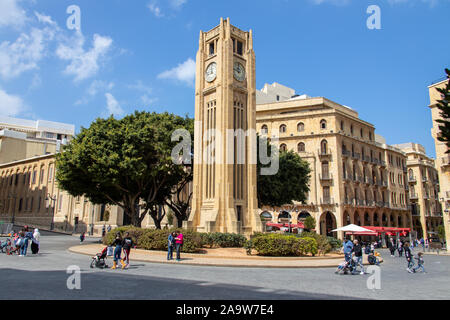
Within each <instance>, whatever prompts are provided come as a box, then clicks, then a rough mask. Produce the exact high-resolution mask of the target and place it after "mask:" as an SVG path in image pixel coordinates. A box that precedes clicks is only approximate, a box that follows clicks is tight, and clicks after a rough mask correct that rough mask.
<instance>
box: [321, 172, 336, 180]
mask: <svg viewBox="0 0 450 320" xmlns="http://www.w3.org/2000/svg"><path fill="white" fill-rule="evenodd" d="M319 179H320V181H322V182H331V181H333V175H332V174H330V173H328V174H319Z"/></svg>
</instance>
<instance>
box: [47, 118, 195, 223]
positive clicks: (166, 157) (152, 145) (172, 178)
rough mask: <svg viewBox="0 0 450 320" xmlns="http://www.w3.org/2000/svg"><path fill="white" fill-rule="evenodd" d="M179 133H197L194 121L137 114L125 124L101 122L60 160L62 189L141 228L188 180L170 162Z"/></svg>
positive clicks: (58, 176)
mask: <svg viewBox="0 0 450 320" xmlns="http://www.w3.org/2000/svg"><path fill="white" fill-rule="evenodd" d="M176 129H187V130H188V131H189V132H193V120H192V119H189V118H188V117H180V116H176V115H173V114H169V113H167V112H166V113H162V114H158V113H148V112H137V111H136V112H135V113H134V114H132V115H128V116H126V117H124V118H123V119H120V120H118V119H115V118H114V117H113V116H111V117H110V118H108V119H97V120H96V121H95V122H93V123H92V124H91V126H90V127H89V128H82V129H81V132H80V133H79V134H78V135H77V136H76V137H75V138H74V139H73V140H72V141H71V142H70V143H69V145H67V146H66V147H64V149H63V152H61V153H59V154H58V155H57V158H56V166H57V174H56V179H57V181H58V184H59V186H60V187H61V188H62V189H64V190H66V191H67V192H69V193H70V194H71V195H72V196H86V197H87V198H88V199H89V200H90V201H92V202H93V203H95V204H111V205H118V206H120V207H121V208H122V209H123V210H124V212H125V214H126V215H128V216H129V218H130V220H131V223H132V224H133V225H135V226H140V225H141V222H142V220H143V219H144V218H145V216H146V215H147V213H148V212H149V210H151V209H152V208H154V206H155V204H163V202H164V200H165V198H167V197H168V196H169V195H170V193H171V190H172V189H173V187H174V186H175V185H177V183H178V180H179V179H180V177H182V176H184V168H183V166H182V165H175V164H174V163H173V161H172V157H171V152H172V149H173V148H174V146H175V145H176V144H177V142H172V141H171V136H172V133H173V132H174V131H175V130H176ZM191 136H192V135H191ZM142 203H143V206H142V207H143V210H140V212H139V211H138V210H137V208H138V206H139V205H140V204H142ZM155 222H156V221H155Z"/></svg>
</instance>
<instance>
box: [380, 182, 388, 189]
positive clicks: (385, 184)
mask: <svg viewBox="0 0 450 320" xmlns="http://www.w3.org/2000/svg"><path fill="white" fill-rule="evenodd" d="M380 186H381V187H385V188H387V186H388V183H387V181H381V182H380Z"/></svg>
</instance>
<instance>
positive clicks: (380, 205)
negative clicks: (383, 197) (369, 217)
mask: <svg viewBox="0 0 450 320" xmlns="http://www.w3.org/2000/svg"><path fill="white" fill-rule="evenodd" d="M376 206H377V207H380V208H383V207H384V202H383V201H377V203H376Z"/></svg>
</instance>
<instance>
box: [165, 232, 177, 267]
mask: <svg viewBox="0 0 450 320" xmlns="http://www.w3.org/2000/svg"><path fill="white" fill-rule="evenodd" d="M175 237H176V235H175V232H172V233H169V237H168V238H167V241H168V242H167V260H173V247H174V244H175Z"/></svg>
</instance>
